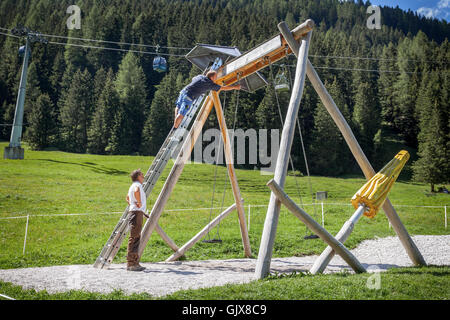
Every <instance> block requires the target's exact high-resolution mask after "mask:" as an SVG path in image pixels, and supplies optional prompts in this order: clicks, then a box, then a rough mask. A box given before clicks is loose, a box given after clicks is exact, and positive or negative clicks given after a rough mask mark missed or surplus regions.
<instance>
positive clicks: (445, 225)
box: [444, 206, 447, 230]
mask: <svg viewBox="0 0 450 320" xmlns="http://www.w3.org/2000/svg"><path fill="white" fill-rule="evenodd" d="M444 219H445V221H444V227H445V229H446V230H447V206H444Z"/></svg>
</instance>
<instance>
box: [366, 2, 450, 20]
mask: <svg viewBox="0 0 450 320" xmlns="http://www.w3.org/2000/svg"><path fill="white" fill-rule="evenodd" d="M370 3H371V4H373V5H378V6H388V7H396V6H397V5H398V6H399V7H400V8H401V9H403V10H408V9H411V10H412V11H416V12H417V13H418V14H421V15H423V16H425V17H427V18H437V19H445V20H447V21H450V0H399V1H389V0H370Z"/></svg>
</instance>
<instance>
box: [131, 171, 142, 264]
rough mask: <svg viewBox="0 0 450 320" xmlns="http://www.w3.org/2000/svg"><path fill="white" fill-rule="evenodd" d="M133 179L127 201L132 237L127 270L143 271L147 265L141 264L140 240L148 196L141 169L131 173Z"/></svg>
mask: <svg viewBox="0 0 450 320" xmlns="http://www.w3.org/2000/svg"><path fill="white" fill-rule="evenodd" d="M130 176H131V181H132V182H133V183H132V184H131V186H130V189H129V190H128V195H127V202H128V204H129V208H128V221H129V224H130V238H129V239H128V254H127V270H128V271H142V270H144V269H145V267H143V266H141V265H140V264H139V254H138V248H139V242H140V240H141V229H142V221H143V219H144V217H143V216H144V214H145V211H146V210H147V198H146V195H145V192H144V189H143V188H142V183H143V182H144V175H143V174H142V172H141V170H140V169H137V170H134V171H133V172H132V173H131V175H130Z"/></svg>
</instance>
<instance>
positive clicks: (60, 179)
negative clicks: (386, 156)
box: [0, 143, 449, 269]
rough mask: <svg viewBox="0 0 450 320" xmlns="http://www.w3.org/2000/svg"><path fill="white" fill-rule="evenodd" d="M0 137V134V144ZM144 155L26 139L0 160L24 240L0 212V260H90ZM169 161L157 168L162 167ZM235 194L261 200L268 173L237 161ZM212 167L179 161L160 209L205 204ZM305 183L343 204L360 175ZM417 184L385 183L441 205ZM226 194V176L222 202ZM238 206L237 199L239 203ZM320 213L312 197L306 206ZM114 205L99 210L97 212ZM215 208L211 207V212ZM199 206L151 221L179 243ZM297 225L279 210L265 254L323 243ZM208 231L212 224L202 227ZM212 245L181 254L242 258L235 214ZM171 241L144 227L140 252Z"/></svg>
mask: <svg viewBox="0 0 450 320" xmlns="http://www.w3.org/2000/svg"><path fill="white" fill-rule="evenodd" d="M5 145H6V143H0V150H3V148H4V146H5ZM151 161H152V158H151V157H142V156H98V155H88V154H71V153H64V152H57V151H49V152H44V151H42V152H36V151H31V150H29V149H28V148H26V151H25V160H21V161H17V160H2V161H0V218H2V217H11V216H24V215H30V221H29V228H28V237H27V247H26V253H25V255H23V254H22V248H23V240H24V232H25V221H26V219H23V218H21V219H12V220H11V219H8V220H0V235H1V237H0V268H2V269H6V268H19V267H33V266H49V265H66V264H91V263H93V262H94V261H95V259H96V258H97V256H98V254H99V252H100V250H101V248H102V246H103V245H104V243H105V242H106V240H107V239H108V237H109V235H110V233H111V231H112V229H113V228H114V226H115V224H116V223H117V220H118V218H119V217H120V215H121V213H122V211H123V210H124V208H125V205H126V203H125V194H126V192H127V190H128V186H129V184H130V181H129V177H128V173H129V172H131V171H132V170H133V169H135V168H142V170H143V171H145V170H147V168H148V166H149V165H150V164H151ZM169 170H170V165H169V166H167V168H166V170H165V171H164V172H163V178H164V177H165V176H167V174H168V172H169ZM237 177H238V180H239V185H240V188H241V192H242V196H243V198H244V199H245V201H246V203H247V204H252V205H267V203H268V200H269V196H270V192H269V189H268V188H267V187H266V186H265V184H266V183H267V181H268V180H269V179H270V176H264V175H260V173H259V171H256V170H237ZM163 178H162V179H161V180H160V181H159V182H158V184H157V186H156V187H155V189H154V192H153V194H152V195H151V197H150V202H151V203H153V202H154V201H155V198H156V196H157V195H158V193H159V190H160V189H161V187H162V184H163ZM225 179H226V169H225V168H223V167H220V168H219V173H218V184H217V186H216V190H218V194H216V198H215V202H214V207H220V202H221V196H222V190H223V188H224V183H225ZM213 180H214V166H211V165H205V164H189V165H186V167H185V169H184V172H183V174H182V176H181V178H180V180H179V183H178V184H177V186H176V187H175V189H174V192H173V194H172V196H171V197H170V200H169V202H168V204H167V207H166V209H168V210H173V209H177V208H208V207H210V205H211V195H212V186H213V183H214V181H213ZM298 180H299V184H300V187H301V192H302V200H303V202H304V203H311V197H310V196H309V195H307V192H306V190H307V178H305V177H302V178H298ZM312 184H313V188H314V191H317V190H326V191H328V195H329V200H328V202H329V203H342V204H349V199H350V198H351V197H352V195H353V194H354V193H355V192H356V191H357V190H358V189H359V188H360V187H361V186H362V184H364V179H363V178H362V177H361V178H345V179H344V178H329V177H312ZM286 190H287V192H288V194H290V195H291V196H292V198H293V199H294V200H296V201H299V198H298V197H297V190H296V187H295V180H294V177H292V176H289V177H287V181H286ZM426 190H427V186H426V185H423V184H417V183H410V182H404V181H400V182H397V183H396V185H395V186H394V188H393V189H392V191H391V194H390V198H391V200H392V202H393V204H394V206H395V205H405V204H415V205H447V204H449V202H448V198H449V197H448V195H445V194H436V195H434V196H432V197H429V196H428V193H427V191H426ZM232 202H233V198H232V193H231V190H230V188H229V183H228V184H227V192H226V197H225V206H228V205H230V204H231V203H232ZM246 209H247V208H246ZM325 209H326V212H325V227H326V228H327V229H328V230H329V231H330V232H331V233H336V232H337V231H338V230H339V229H340V227H341V226H342V224H343V223H344V221H345V220H346V219H347V218H348V217H349V216H350V215H351V214H352V212H353V209H352V208H351V207H350V206H342V205H340V206H337V205H329V204H326V205H325ZM306 210H307V211H308V212H309V213H310V214H311V215H313V216H314V217H315V218H316V219H317V220H320V205H319V206H317V207H316V212H314V210H313V207H312V206H306ZM397 210H398V213H399V215H400V217H401V218H402V220H403V222H404V224H405V226H406V227H407V229H408V231H409V232H410V233H411V234H436V235H438V234H449V231H448V230H445V229H444V214H443V209H442V208H439V209H434V208H411V207H397ZM105 212H117V213H115V214H108V215H100V214H98V213H105ZM64 213H89V215H87V216H70V217H68V216H52V217H41V216H38V215H42V214H64ZM218 213H219V210H215V211H213V213H212V214H213V216H214V215H217V214H218ZM265 214H266V208H265V207H252V208H251V223H250V241H251V246H252V250H253V255H254V256H256V255H257V251H258V249H259V240H260V237H261V233H262V228H263V224H264V219H265ZM209 215H210V212H209V210H194V211H176V210H175V211H166V212H164V213H163V215H162V217H161V220H160V222H161V225H162V227H163V228H164V229H165V230H166V232H167V233H168V234H169V235H170V236H171V237H172V238H173V239H174V241H175V242H176V243H177V244H178V245H182V244H183V243H185V242H186V241H187V240H189V239H190V238H191V237H192V236H193V235H194V234H195V233H197V232H198V231H199V230H200V229H201V228H202V227H203V226H204V225H206V224H207V223H208V221H209ZM306 232H307V230H306V227H305V226H304V225H303V224H302V223H301V222H300V221H299V220H298V219H297V218H295V217H294V216H293V215H291V214H290V213H289V212H287V210H286V209H284V208H283V209H282V211H281V215H280V220H279V227H278V233H277V239H276V243H275V247H274V257H283V256H302V255H309V254H317V253H320V252H321V251H322V250H323V249H324V248H325V245H324V243H323V242H322V241H321V240H320V239H316V240H304V239H303V236H304V235H305V233H306ZM212 233H213V234H214V233H215V230H213V232H212ZM393 235H394V232H393V231H392V229H389V228H388V222H387V219H386V217H385V215H384V214H383V213H382V212H380V213H379V214H378V215H377V216H376V217H375V219H372V220H371V219H366V218H363V219H361V221H360V222H359V223H358V226H357V227H356V228H355V231H354V232H353V234H352V236H351V237H350V238H349V240H348V241H347V242H346V244H347V245H348V247H350V248H354V247H355V246H357V245H358V243H360V242H361V241H362V240H365V239H371V238H374V237H375V236H377V237H385V236H393ZM220 236H221V238H222V239H223V240H224V241H223V243H222V244H206V243H202V242H199V243H198V244H196V245H195V246H194V247H193V248H192V249H191V250H190V251H189V252H188V253H187V259H190V260H198V259H227V258H240V257H243V249H242V242H241V239H240V230H239V224H238V219H237V217H236V214H235V213H234V214H232V215H231V216H230V217H228V218H227V219H225V220H224V221H223V222H222V223H221V225H220ZM170 254H171V250H170V249H169V248H168V247H167V246H166V245H165V244H164V243H163V242H162V240H161V239H160V238H159V236H158V235H156V234H155V235H153V236H152V238H151V240H150V243H149V245H148V246H147V248H146V250H145V252H144V255H143V257H142V261H161V260H164V259H165V258H167V257H168V256H169V255H170ZM125 256H126V246H125V243H124V244H123V245H122V247H121V249H120V251H119V253H118V255H117V257H116V259H115V260H114V261H115V262H125Z"/></svg>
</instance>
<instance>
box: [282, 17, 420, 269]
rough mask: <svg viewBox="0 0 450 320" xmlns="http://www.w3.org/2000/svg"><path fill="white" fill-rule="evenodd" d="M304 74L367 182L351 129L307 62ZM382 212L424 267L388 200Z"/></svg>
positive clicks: (285, 31)
mask: <svg viewBox="0 0 450 320" xmlns="http://www.w3.org/2000/svg"><path fill="white" fill-rule="evenodd" d="M278 29H279V30H280V32H281V34H282V35H283V37H284V39H286V41H287V43H288V44H289V45H290V47H291V50H292V52H293V53H294V54H295V55H296V56H298V52H299V47H298V44H296V43H297V42H296V41H295V39H294V37H293V35H292V33H291V31H290V30H289V28H288V27H287V25H286V23H285V22H282V23H280V24H279V25H278ZM306 74H307V76H308V78H309V81H311V84H312V85H313V87H314V89H315V90H316V92H317V94H318V95H319V97H320V100H321V101H322V103H323V104H324V106H325V108H326V109H327V110H328V112H329V113H330V115H331V117H332V118H333V120H334V122H335V123H336V125H337V127H338V128H339V130H340V131H341V133H342V135H343V137H344V139H345V141H346V142H347V145H348V146H349V148H350V151H351V152H352V154H353V156H354V157H355V159H356V161H357V162H358V165H359V166H360V168H361V170H362V171H363V173H364V176H365V177H366V179H367V180H369V179H370V178H372V177H373V176H374V175H375V170H374V169H373V167H372V165H371V164H370V162H369V160H368V159H367V157H366V155H365V154H364V152H363V150H362V149H361V146H360V145H359V143H358V141H357V140H356V138H355V135H354V134H353V131H352V129H351V128H350V126H349V125H348V123H347V121H346V120H345V118H344V116H343V115H342V113H341V111H340V110H339V108H338V107H337V106H336V104H335V103H334V101H333V98H332V97H331V95H330V94H329V93H328V91H327V89H326V88H325V86H324V85H323V83H322V81H321V80H320V78H319V75H318V74H317V72H316V70H315V69H314V67H313V65H312V64H311V62H310V61H309V60H308V62H307V66H306ZM383 210H384V212H385V214H386V216H387V218H388V220H389V222H390V223H391V225H392V227H393V228H394V230H395V232H396V233H397V236H398V238H399V239H400V242H401V243H402V245H403V247H404V248H405V250H406V252H407V254H408V256H409V257H410V259H411V261H412V262H413V263H414V264H415V265H423V266H425V265H426V262H425V259H424V258H423V256H422V254H421V253H420V251H419V249H418V248H417V246H416V245H415V243H414V241H413V240H412V239H411V237H410V235H409V233H408V231H407V230H406V228H405V226H404V225H403V223H402V221H401V220H400V217H399V216H398V214H397V212H396V211H395V209H394V207H393V206H392V203H391V201H390V200H389V199H386V201H385V202H384V204H383Z"/></svg>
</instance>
